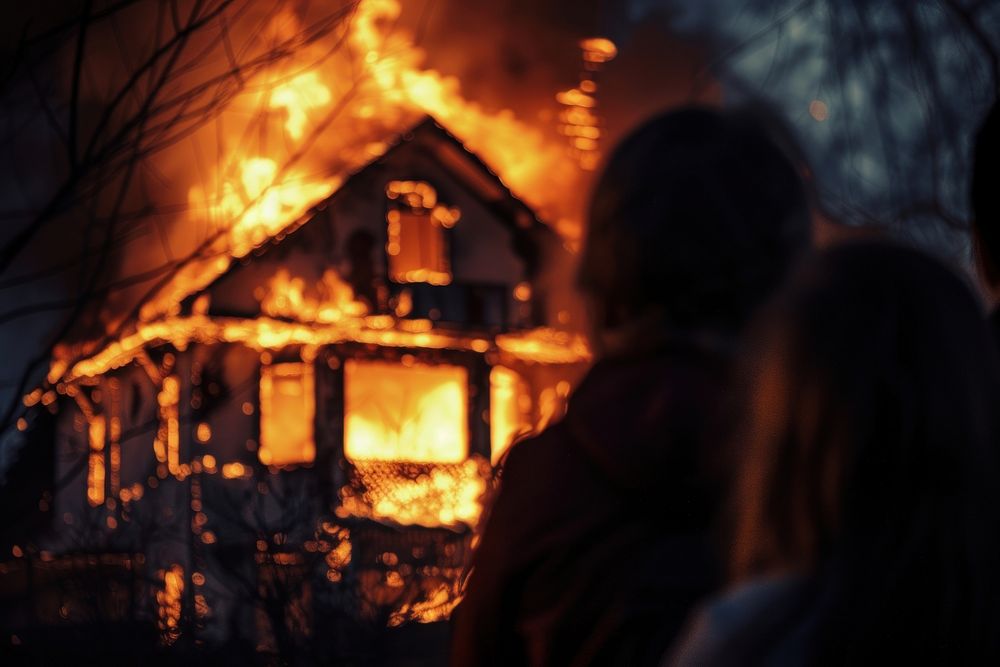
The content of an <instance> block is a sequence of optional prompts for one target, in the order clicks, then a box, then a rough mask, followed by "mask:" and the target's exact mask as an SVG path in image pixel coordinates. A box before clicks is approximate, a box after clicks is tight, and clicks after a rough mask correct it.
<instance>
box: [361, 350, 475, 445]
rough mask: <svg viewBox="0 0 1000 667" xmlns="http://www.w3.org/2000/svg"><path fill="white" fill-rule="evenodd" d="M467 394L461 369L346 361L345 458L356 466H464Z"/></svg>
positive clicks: (446, 366) (467, 437) (464, 373)
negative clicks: (357, 462)
mask: <svg viewBox="0 0 1000 667" xmlns="http://www.w3.org/2000/svg"><path fill="white" fill-rule="evenodd" d="M468 393H469V392H468V373H467V371H466V370H465V368H463V367H461V366H449V365H437V366H430V365H424V364H418V363H416V362H413V361H410V362H408V363H407V364H406V365H404V364H397V363H386V362H362V361H353V360H352V361H348V362H347V363H346V364H344V396H345V406H344V407H345V411H346V412H345V434H344V435H345V437H344V453H345V454H346V455H347V457H348V458H349V459H352V460H377V461H407V462H421V463H457V462H459V461H464V460H465V459H466V457H467V456H468V449H469V433H468V423H467V422H468V409H467V405H468Z"/></svg>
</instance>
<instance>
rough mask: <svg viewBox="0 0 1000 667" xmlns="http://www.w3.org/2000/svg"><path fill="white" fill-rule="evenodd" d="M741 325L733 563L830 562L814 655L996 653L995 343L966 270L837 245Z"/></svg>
mask: <svg viewBox="0 0 1000 667" xmlns="http://www.w3.org/2000/svg"><path fill="white" fill-rule="evenodd" d="M750 339H751V341H752V344H751V347H750V349H751V350H754V353H753V355H754V361H753V362H752V369H753V372H751V373H749V374H748V377H749V378H750V382H749V383H748V386H749V389H750V392H749V394H750V397H749V398H748V410H747V412H748V415H747V427H746V428H745V431H744V433H743V434H742V436H743V437H742V438H740V439H739V440H738V441H737V442H736V447H738V448H739V447H742V452H737V456H742V459H741V461H742V465H741V466H740V473H739V475H738V476H737V482H736V493H735V502H734V504H733V508H734V513H735V529H734V539H733V542H732V551H731V566H732V570H733V574H734V576H735V578H736V579H737V580H739V579H745V578H747V577H750V576H754V575H763V574H767V573H773V572H789V571H791V572H803V573H812V574H816V573H822V574H821V575H818V576H819V579H820V580H821V584H820V585H821V586H822V589H823V590H824V591H825V593H824V594H823V595H822V596H820V597H823V599H824V600H825V601H826V602H825V603H824V605H822V606H823V607H824V608H825V609H826V612H825V614H824V616H825V618H826V622H825V624H824V627H823V630H822V631H821V633H820V639H819V640H818V642H817V643H816V646H815V650H816V651H817V652H818V655H817V656H814V659H815V661H816V662H829V663H834V664H845V661H846V662H848V663H850V664H880V663H879V662H878V660H879V659H881V658H882V657H886V656H894V658H893V660H892V662H894V663H895V664H912V663H913V662H914V661H915V662H919V663H925V662H932V663H935V664H971V663H973V662H975V663H977V664H979V661H980V659H981V658H986V657H987V656H992V657H993V658H994V660H986V661H985V662H983V663H982V664H987V663H988V664H993V663H995V662H996V660H997V659H1000V653H998V651H997V639H996V638H997V637H1000V633H998V631H997V628H1000V585H998V582H1000V519H998V516H1000V515H998V508H1000V494H998V491H997V489H998V488H1000V482H998V480H1000V464H998V458H1000V457H998V448H1000V441H998V438H1000V419H998V415H1000V361H998V355H997V352H996V350H995V347H994V344H993V341H992V339H991V337H990V333H989V330H988V328H987V325H986V324H985V322H984V320H983V318H982V315H981V312H980V307H979V305H978V303H977V301H976V299H975V297H974V296H973V294H972V293H971V291H970V290H969V288H968V287H967V286H966V285H965V284H964V283H963V282H962V280H961V279H960V278H959V277H958V276H957V275H955V274H954V273H952V272H951V271H950V270H949V269H948V268H946V267H944V266H943V265H941V264H940V263H938V262H937V261H936V260H933V259H931V258H929V257H927V256H926V255H924V254H922V253H920V252H917V251H915V250H911V249H906V248H902V247H896V246H892V245H888V244H884V243H875V242H866V243H855V244H851V245H845V246H841V247H837V248H834V249H832V250H828V251H825V252H823V253H821V254H818V255H815V256H813V257H810V258H809V262H807V263H805V264H804V266H803V268H802V269H800V270H799V271H798V272H797V273H796V274H795V276H794V277H793V279H792V281H791V284H790V286H789V287H787V288H786V289H785V290H783V292H782V294H781V295H780V296H779V297H778V298H777V299H776V300H775V302H774V303H772V304H771V305H769V306H768V307H767V308H765V309H764V310H763V311H762V312H761V314H760V318H759V320H758V323H757V324H755V326H754V327H753V330H752V333H751V335H750ZM982 651H988V653H984V654H983V655H982V656H980V655H979V653H980V652H982ZM906 656H910V657H913V658H914V660H907V659H906Z"/></svg>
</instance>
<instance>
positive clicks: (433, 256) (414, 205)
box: [385, 181, 459, 285]
mask: <svg viewBox="0 0 1000 667" xmlns="http://www.w3.org/2000/svg"><path fill="white" fill-rule="evenodd" d="M386 196H387V197H388V198H389V199H390V201H391V202H392V203H391V204H390V208H389V212H388V214H387V215H386V222H387V227H386V236H387V238H388V240H387V242H386V246H385V251H386V253H387V254H388V255H389V277H390V278H391V279H392V280H394V281H396V282H399V283H430V284H432V285H447V284H449V283H451V263H450V261H449V257H448V256H449V252H450V250H449V247H448V237H447V236H446V234H445V230H447V229H450V228H451V227H454V226H455V223H456V222H458V218H459V212H458V209H454V208H447V207H445V206H441V205H440V204H438V203H437V191H435V189H434V188H433V186H431V185H430V184H428V183H424V182H421V181H391V182H390V183H389V185H388V187H387V188H386Z"/></svg>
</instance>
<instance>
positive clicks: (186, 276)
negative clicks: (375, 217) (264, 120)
mask: <svg viewBox="0 0 1000 667" xmlns="http://www.w3.org/2000/svg"><path fill="white" fill-rule="evenodd" d="M408 144H409V145H417V146H418V147H419V148H420V149H422V150H424V151H426V152H427V153H428V154H430V155H431V156H432V157H433V158H434V159H435V160H436V161H437V162H438V163H439V164H440V165H441V166H443V167H444V168H445V169H446V170H448V171H449V172H450V173H451V174H452V175H453V176H454V177H455V179H456V180H457V181H458V182H459V183H460V184H461V185H462V186H463V187H465V188H467V189H468V190H469V191H470V192H471V193H473V194H474V195H475V196H476V197H477V198H478V199H479V200H480V201H481V202H482V203H483V204H484V206H486V208H487V209H489V210H491V211H492V212H493V213H495V214H496V216H497V218H498V219H499V220H501V221H502V222H505V223H507V224H508V225H509V226H510V228H511V232H512V233H513V234H514V237H515V238H514V245H515V247H516V248H517V249H518V251H519V252H520V253H521V254H522V255H524V256H525V259H526V261H527V262H528V265H529V270H533V269H534V267H535V264H536V262H537V260H538V258H537V257H536V256H535V254H534V253H535V251H536V250H537V249H536V248H535V246H534V244H533V243H532V242H531V241H530V240H529V239H528V238H527V236H528V235H530V234H541V235H544V236H551V237H552V238H556V236H557V235H556V232H554V231H553V230H552V229H551V227H549V226H548V225H546V224H544V223H542V222H541V220H540V219H539V218H538V216H537V215H536V214H535V212H534V210H532V209H531V207H529V206H528V205H527V204H525V203H524V202H523V201H522V200H521V199H519V198H518V197H517V196H516V195H515V194H514V193H513V192H511V190H510V188H509V187H508V186H507V184H506V183H504V182H503V179H501V178H500V176H499V175H497V173H496V172H495V171H493V169H491V168H490V167H489V165H487V164H486V163H485V162H483V160H482V159H481V158H480V157H479V156H478V155H476V154H475V153H473V152H472V151H471V150H469V149H468V148H467V147H466V146H465V144H463V143H462V142H461V140H459V139H458V138H457V137H456V136H455V135H453V134H452V133H451V132H449V131H448V130H447V129H445V128H444V127H443V126H442V125H441V124H440V123H438V122H437V121H436V120H435V119H434V118H432V117H431V116H425V117H424V118H423V119H421V120H420V121H419V122H417V123H416V124H415V125H413V126H412V127H410V129H408V130H405V131H403V132H400V133H399V134H397V135H396V136H395V139H394V140H393V141H391V142H389V143H388V144H387V147H386V149H385V150H384V151H383V152H382V153H381V154H379V155H378V156H376V157H375V158H373V159H371V160H370V161H368V162H367V163H365V164H364V165H363V166H361V167H360V168H358V169H356V170H354V171H353V172H351V173H350V174H349V175H346V177H345V178H344V180H343V181H342V183H341V184H340V185H339V186H338V187H337V189H336V190H335V191H334V192H333V193H331V194H329V195H327V196H325V197H324V198H321V199H318V200H317V201H316V202H314V203H313V204H312V205H310V206H309V207H308V208H307V209H306V210H305V212H304V213H303V214H302V215H300V216H299V217H298V218H296V219H295V220H292V221H290V222H289V223H288V224H287V225H286V226H285V227H283V228H281V229H280V230H278V231H276V232H275V233H273V234H271V235H270V236H268V237H267V238H266V239H264V240H263V241H261V242H260V243H258V244H256V246H255V247H254V251H253V252H254V253H255V254H260V252H266V249H267V248H269V247H273V246H275V245H278V244H279V243H281V242H282V241H283V240H284V239H285V238H286V236H287V235H288V234H291V233H292V232H294V231H295V230H297V229H298V228H300V227H302V226H303V225H305V224H307V223H308V222H309V221H310V220H312V218H313V217H314V216H315V215H316V213H317V212H318V211H319V210H321V209H323V208H325V207H326V206H328V205H329V204H331V203H332V202H334V201H335V200H336V199H337V198H338V197H340V196H341V195H342V193H344V192H348V191H349V190H350V188H351V185H352V184H353V183H354V182H356V181H358V180H360V178H361V177H362V176H363V175H364V173H365V172H366V171H368V170H370V169H372V168H373V167H375V166H376V165H378V164H380V163H381V162H383V161H384V160H385V159H386V157H388V156H389V155H390V154H391V153H392V152H393V151H395V150H398V149H399V148H400V147H401V146H404V145H408ZM233 259H237V257H235V256H233V255H232V254H229V255H223V256H219V257H215V258H213V259H211V260H210V261H208V262H204V263H199V264H198V265H197V266H196V267H194V269H193V270H190V271H187V272H183V273H178V275H177V276H176V277H175V279H173V280H171V281H170V282H169V283H168V284H166V285H164V287H163V288H162V289H161V290H159V292H158V293H157V295H156V296H155V297H153V299H151V300H150V306H152V305H154V304H155V305H156V306H158V308H155V309H150V308H149V307H144V308H145V309H144V312H143V317H142V319H144V320H146V321H149V320H151V319H155V318H156V317H157V316H160V315H164V314H166V313H167V312H168V310H169V309H170V308H173V307H175V306H177V305H179V304H180V303H181V302H183V301H185V300H186V299H188V298H189V297H191V296H194V295H196V294H198V293H201V292H202V291H203V290H205V289H206V288H208V287H209V286H210V285H212V284H213V283H214V282H215V281H216V280H217V279H219V278H220V277H221V276H223V275H224V274H226V273H227V272H228V271H229V270H230V268H231V267H232V264H233V261H232V260H233Z"/></svg>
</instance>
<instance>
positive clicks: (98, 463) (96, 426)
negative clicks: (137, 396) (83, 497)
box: [87, 415, 105, 507]
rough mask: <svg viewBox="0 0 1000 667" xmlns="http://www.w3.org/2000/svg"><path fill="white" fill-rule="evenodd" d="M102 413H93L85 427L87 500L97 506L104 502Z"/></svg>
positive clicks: (103, 422) (103, 427)
mask: <svg viewBox="0 0 1000 667" xmlns="http://www.w3.org/2000/svg"><path fill="white" fill-rule="evenodd" d="M104 432H105V421H104V415H93V416H92V417H91V418H90V422H89V424H88V427H87V436H88V440H89V441H90V458H89V460H88V462H87V500H88V501H89V502H90V504H91V505H93V506H94V507H97V506H98V505H100V504H102V503H103V502H104V475H105V471H104Z"/></svg>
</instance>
